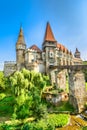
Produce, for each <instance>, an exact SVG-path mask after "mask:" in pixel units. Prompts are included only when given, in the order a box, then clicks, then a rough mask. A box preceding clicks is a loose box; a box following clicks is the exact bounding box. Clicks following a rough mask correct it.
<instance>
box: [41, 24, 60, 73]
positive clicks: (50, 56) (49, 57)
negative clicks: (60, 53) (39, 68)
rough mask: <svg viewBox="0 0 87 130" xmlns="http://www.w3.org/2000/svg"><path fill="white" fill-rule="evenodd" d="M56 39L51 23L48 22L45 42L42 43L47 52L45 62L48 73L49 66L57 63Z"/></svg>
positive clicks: (44, 50)
mask: <svg viewBox="0 0 87 130" xmlns="http://www.w3.org/2000/svg"><path fill="white" fill-rule="evenodd" d="M56 43H57V42H56V40H55V38H54V35H53V32H52V30H51V27H50V24H49V23H48V22H47V26H46V31H45V36H44V42H43V44H42V48H43V52H45V64H46V73H48V67H49V66H50V65H54V64H55V48H56Z"/></svg>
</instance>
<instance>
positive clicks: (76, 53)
mask: <svg viewBox="0 0 87 130" xmlns="http://www.w3.org/2000/svg"><path fill="white" fill-rule="evenodd" d="M74 56H75V58H80V52H79V51H78V49H77V48H76V51H75V54H74Z"/></svg>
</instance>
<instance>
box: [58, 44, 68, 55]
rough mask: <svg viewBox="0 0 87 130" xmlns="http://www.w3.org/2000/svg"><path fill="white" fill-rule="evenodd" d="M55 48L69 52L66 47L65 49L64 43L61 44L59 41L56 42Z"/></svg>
mask: <svg viewBox="0 0 87 130" xmlns="http://www.w3.org/2000/svg"><path fill="white" fill-rule="evenodd" d="M57 48H58V49H59V50H60V51H63V52H66V53H69V51H68V49H67V48H66V47H65V46H64V45H62V44H60V43H57Z"/></svg>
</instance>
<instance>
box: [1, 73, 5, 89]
mask: <svg viewBox="0 0 87 130" xmlns="http://www.w3.org/2000/svg"><path fill="white" fill-rule="evenodd" d="M0 90H1V91H2V90H5V77H4V73H3V72H2V71H0Z"/></svg>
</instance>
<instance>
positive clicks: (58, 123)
mask: <svg viewBox="0 0 87 130" xmlns="http://www.w3.org/2000/svg"><path fill="white" fill-rule="evenodd" d="M68 119H69V116H68V115H66V114H50V115H49V118H48V120H47V122H48V124H49V123H51V124H53V125H55V127H62V126H64V125H66V124H67V123H68Z"/></svg>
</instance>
